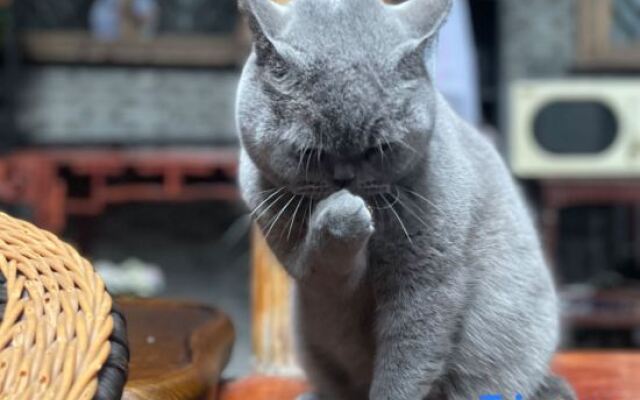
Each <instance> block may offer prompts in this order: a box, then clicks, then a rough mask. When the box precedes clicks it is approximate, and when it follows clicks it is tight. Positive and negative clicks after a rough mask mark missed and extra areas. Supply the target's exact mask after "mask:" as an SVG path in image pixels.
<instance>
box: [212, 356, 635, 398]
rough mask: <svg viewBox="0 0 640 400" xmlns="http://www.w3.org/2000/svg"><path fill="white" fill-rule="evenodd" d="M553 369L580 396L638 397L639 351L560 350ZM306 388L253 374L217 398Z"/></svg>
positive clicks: (284, 394) (287, 393)
mask: <svg viewBox="0 0 640 400" xmlns="http://www.w3.org/2000/svg"><path fill="white" fill-rule="evenodd" d="M553 369H554V370H555V371H556V372H557V373H558V374H559V375H562V376H564V377H566V378H567V379H568V380H569V381H570V382H571V384H572V385H573V387H574V389H575V390H576V393H577V395H578V398H579V399H580V400H638V399H640V352H638V353H630V352H571V353H563V354H559V355H558V356H557V357H556V359H555V361H554V363H553ZM306 390H307V385H306V384H305V382H304V381H302V380H300V379H286V378H273V377H265V376H255V377H250V378H246V379H243V380H239V381H236V382H231V383H228V384H226V385H224V386H223V388H222V390H221V396H220V399H221V400H294V399H295V398H296V396H298V395H299V394H301V393H303V392H304V391H306ZM470 400H471V399H470ZM525 400H526V399H525ZM550 400H551V399H550Z"/></svg>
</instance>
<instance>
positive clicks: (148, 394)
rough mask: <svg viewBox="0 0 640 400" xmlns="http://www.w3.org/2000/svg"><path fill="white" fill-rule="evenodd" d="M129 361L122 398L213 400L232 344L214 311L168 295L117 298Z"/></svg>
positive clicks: (229, 329)
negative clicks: (123, 319) (125, 325)
mask: <svg viewBox="0 0 640 400" xmlns="http://www.w3.org/2000/svg"><path fill="white" fill-rule="evenodd" d="M118 303H119V304H120V306H121V307H122V310H123V312H124V315H125V317H126V319H127V323H128V328H129V342H130V349H131V363H130V375H129V381H128V383H127V385H126V387H125V392H124V397H123V400H200V399H205V398H206V399H207V400H214V399H216V397H217V392H218V380H219V377H220V373H221V372H222V369H223V368H224V366H225V365H226V363H227V361H228V359H229V355H230V354H231V348H232V346H233V340H234V331H233V327H232V325H231V321H230V320H229V318H228V317H227V316H226V315H224V314H223V313H221V312H220V311H218V310H216V309H213V308H210V307H206V306H203V305H198V304H193V303H179V302H173V301H168V300H124V299H123V300H118Z"/></svg>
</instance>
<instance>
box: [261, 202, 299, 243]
mask: <svg viewBox="0 0 640 400" xmlns="http://www.w3.org/2000/svg"><path fill="white" fill-rule="evenodd" d="M296 197H298V196H296V195H291V199H289V201H288V202H287V204H285V205H284V207H282V209H281V210H280V212H279V213H278V214H276V216H275V218H274V219H273V221H272V222H271V223H270V225H269V229H268V230H267V233H266V234H265V235H264V238H265V239H267V238H269V235H270V234H271V231H272V230H273V228H274V227H275V226H276V224H277V223H278V220H279V219H280V217H282V214H284V213H285V211H287V208H289V205H290V204H291V203H292V202H293V200H295V198H296Z"/></svg>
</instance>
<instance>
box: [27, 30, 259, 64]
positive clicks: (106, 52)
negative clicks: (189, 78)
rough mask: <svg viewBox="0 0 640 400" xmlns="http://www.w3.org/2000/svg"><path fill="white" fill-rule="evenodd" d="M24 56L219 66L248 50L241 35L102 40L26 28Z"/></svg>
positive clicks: (235, 60)
mask: <svg viewBox="0 0 640 400" xmlns="http://www.w3.org/2000/svg"><path fill="white" fill-rule="evenodd" d="M21 43H22V46H23V50H24V53H25V55H26V57H27V58H29V59H31V60H33V61H36V62H45V63H50V62H53V63H83V64H127V65H131V64H139V65H154V66H190V67H212V66H213V67H222V66H232V65H238V64H239V63H241V62H242V61H243V59H244V57H245V56H246V55H247V54H248V49H249V45H248V41H247V40H245V39H243V35H241V34H238V35H235V34H234V35H217V36H213V35H211V36H209V35H200V36H195V35H162V36H158V37H156V38H153V39H151V40H145V39H140V38H131V39H123V40H119V41H115V42H105V41H99V40H96V39H94V38H93V37H92V36H91V34H90V33H89V32H86V31H28V32H25V33H24V34H23V35H22V36H21Z"/></svg>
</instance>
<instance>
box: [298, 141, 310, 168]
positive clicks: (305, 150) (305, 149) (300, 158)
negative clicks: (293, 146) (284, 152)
mask: <svg viewBox="0 0 640 400" xmlns="http://www.w3.org/2000/svg"><path fill="white" fill-rule="evenodd" d="M307 150H309V146H308V145H307V146H305V147H304V148H303V149H302V151H301V152H300V157H299V158H298V166H297V167H296V175H297V174H298V173H300V168H301V167H302V162H303V160H304V155H305V154H306V153H307Z"/></svg>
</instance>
